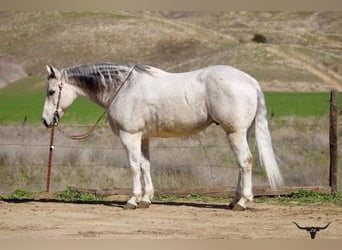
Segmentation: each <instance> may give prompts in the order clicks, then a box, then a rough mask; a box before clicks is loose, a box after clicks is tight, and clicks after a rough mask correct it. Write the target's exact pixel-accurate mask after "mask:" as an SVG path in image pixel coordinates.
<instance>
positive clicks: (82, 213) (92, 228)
mask: <svg viewBox="0 0 342 250" xmlns="http://www.w3.org/2000/svg"><path fill="white" fill-rule="evenodd" d="M123 204H124V203H123V202H121V201H113V202H108V203H107V202H102V203H97V204H74V203H61V202H42V201H38V202H37V201H31V202H21V203H13V202H11V203H9V202H5V201H0V238H57V239H61V238H62V239H70V238H72V239H75V238H77V239H79V238H81V239H82V238H112V239H257V238H258V239H268V238H272V239H282V238H290V239H309V233H308V232H306V231H304V230H299V229H297V228H296V226H295V225H294V224H293V223H292V222H293V221H296V222H297V223H299V224H300V225H302V226H323V225H325V224H326V223H327V222H329V221H332V224H331V225H330V226H329V227H328V228H327V229H325V230H322V231H320V232H318V233H317V235H316V238H317V239H342V216H341V215H342V208H341V207H338V206H334V205H328V206H320V205H310V206H299V205H277V204H271V203H269V202H268V203H249V209H248V210H246V211H243V212H234V211H231V210H229V209H227V206H226V205H224V204H214V203H213V204H203V203H197V202H196V203H195V202H194V203H185V202H172V203H157V204H152V206H151V207H150V208H149V209H137V210H124V209H123V208H122V207H123Z"/></svg>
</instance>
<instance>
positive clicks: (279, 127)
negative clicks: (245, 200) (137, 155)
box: [0, 118, 340, 192]
mask: <svg viewBox="0 0 342 250" xmlns="http://www.w3.org/2000/svg"><path fill="white" fill-rule="evenodd" d="M269 124H270V130H271V134H272V140H273V146H274V149H275V152H276V155H277V160H278V162H279V165H280V168H281V171H282V173H283V175H284V177H285V180H286V185H288V186H310V185H313V186H315V185H319V186H326V185H328V182H329V178H328V175H329V168H328V167H329V145H328V141H329V138H328V137H329V135H328V128H329V124H328V121H327V118H324V119H299V120H298V119H293V120H292V119H291V120H290V121H286V120H285V121H280V122H279V121H273V120H271V119H270V121H269ZM87 128H89V126H88V125H78V124H66V125H64V126H63V132H61V131H56V135H55V136H56V139H55V152H54V155H53V166H52V169H53V170H52V187H53V188H52V190H53V191H54V190H63V189H65V188H66V187H68V186H78V187H85V188H98V189H101V188H102V189H103V188H110V187H113V186H115V187H123V188H129V187H130V186H131V180H130V170H129V168H128V163H127V158H126V153H125V150H124V148H123V146H122V145H121V143H120V140H119V138H118V137H116V136H115V135H114V134H113V133H112V132H111V131H110V129H109V127H108V126H107V125H106V124H102V125H101V126H99V127H98V128H97V130H96V131H95V132H94V134H93V135H92V136H91V137H90V138H89V139H86V140H84V141H71V140H69V139H67V137H66V134H69V133H70V134H74V133H80V131H84V130H86V129H87ZM0 136H1V141H0V148H1V149H0V166H1V169H0V171H1V172H2V173H1V176H2V180H1V184H0V192H8V191H10V190H13V189H14V188H18V187H21V188H24V189H27V190H34V191H42V190H44V185H45V178H46V168H47V156H48V151H49V145H48V142H49V139H48V138H49V130H47V129H45V128H44V127H43V126H42V125H41V124H30V125H27V124H26V125H15V124H7V125H2V126H1V127H0ZM249 144H250V147H251V151H252V153H253V155H254V156H255V160H254V165H255V167H254V168H253V178H254V185H261V186H265V185H268V183H267V178H266V176H265V172H264V171H263V169H262V168H260V167H259V162H258V156H257V148H256V145H255V141H254V135H253V134H252V135H251V136H250V143H249ZM339 145H340V143H339ZM150 151H151V163H152V176H153V180H154V184H155V186H156V187H157V188H176V187H189V188H190V187H193V186H218V185H224V186H227V185H231V186H234V185H235V184H236V182H237V173H238V169H237V166H236V160H235V156H234V155H233V153H232V150H231V149H230V146H229V143H228V140H227V139H226V135H225V134H224V131H223V130H222V129H220V127H219V126H211V127H209V128H208V129H207V130H206V131H204V132H201V133H200V134H198V135H194V136H190V137H187V138H172V139H160V138H155V139H152V141H151V145H150Z"/></svg>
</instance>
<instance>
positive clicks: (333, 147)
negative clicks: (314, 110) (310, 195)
mask: <svg viewBox="0 0 342 250" xmlns="http://www.w3.org/2000/svg"><path fill="white" fill-rule="evenodd" d="M337 93H338V92H337V90H336V89H333V90H331V94H330V119H329V149H330V176H329V185H330V187H331V191H332V192H336V191H338V189H340V187H339V186H338V173H337V115H338V106H337Z"/></svg>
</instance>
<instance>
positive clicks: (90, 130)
mask: <svg viewBox="0 0 342 250" xmlns="http://www.w3.org/2000/svg"><path fill="white" fill-rule="evenodd" d="M135 67H136V65H133V67H132V68H131V69H130V71H129V73H128V75H127V76H126V78H125V80H124V81H123V82H122V83H121V85H120V87H119V89H118V90H117V91H116V92H115V94H114V95H113V97H112V98H111V99H110V101H109V102H108V105H107V107H109V105H110V104H111V103H112V102H113V101H114V99H115V97H116V96H117V95H118V94H119V92H120V90H121V89H122V87H123V86H124V84H125V83H126V82H127V80H128V78H129V77H130V76H131V75H132V72H133V70H134V69H135ZM105 115H106V110H105V111H104V112H103V113H102V114H101V116H100V117H99V118H98V119H97V121H96V122H95V124H94V125H93V126H92V127H91V128H90V129H89V130H88V131H87V132H85V133H84V134H81V135H66V137H67V138H69V139H73V140H82V139H85V138H87V137H89V136H90V135H91V134H92V133H93V132H94V130H95V129H96V127H97V125H98V124H99V123H100V121H101V119H102V118H103V117H104V116H105Z"/></svg>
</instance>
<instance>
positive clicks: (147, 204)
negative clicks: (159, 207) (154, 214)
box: [138, 201, 151, 208]
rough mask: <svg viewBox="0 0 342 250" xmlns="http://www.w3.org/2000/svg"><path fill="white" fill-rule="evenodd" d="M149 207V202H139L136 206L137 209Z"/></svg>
mask: <svg viewBox="0 0 342 250" xmlns="http://www.w3.org/2000/svg"><path fill="white" fill-rule="evenodd" d="M150 205H151V202H148V201H140V202H139V204H138V208H149V207H150Z"/></svg>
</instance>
